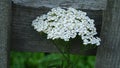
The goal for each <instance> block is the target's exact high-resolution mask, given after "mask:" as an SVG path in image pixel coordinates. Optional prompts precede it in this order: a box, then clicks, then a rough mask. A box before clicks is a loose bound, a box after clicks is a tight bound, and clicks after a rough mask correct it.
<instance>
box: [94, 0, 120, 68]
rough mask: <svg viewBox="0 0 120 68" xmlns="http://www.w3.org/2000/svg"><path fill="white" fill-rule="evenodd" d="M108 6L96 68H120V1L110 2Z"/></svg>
mask: <svg viewBox="0 0 120 68" xmlns="http://www.w3.org/2000/svg"><path fill="white" fill-rule="evenodd" d="M107 4H108V5H107V9H106V10H105V11H104V14H103V26H102V30H101V38H102V44H101V46H100V47H98V50H97V58H96V66H95V67H96V68H120V0H108V3H107Z"/></svg>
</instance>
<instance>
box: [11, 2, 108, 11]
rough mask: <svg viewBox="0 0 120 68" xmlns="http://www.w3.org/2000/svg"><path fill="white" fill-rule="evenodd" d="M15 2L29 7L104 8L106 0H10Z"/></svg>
mask: <svg viewBox="0 0 120 68" xmlns="http://www.w3.org/2000/svg"><path fill="white" fill-rule="evenodd" d="M12 1H13V2H14V3H15V4H18V5H22V6H29V7H35V8H38V7H41V6H44V7H49V8H54V7H74V8H77V9H92V10H104V9H105V8H106V2H107V0H12Z"/></svg>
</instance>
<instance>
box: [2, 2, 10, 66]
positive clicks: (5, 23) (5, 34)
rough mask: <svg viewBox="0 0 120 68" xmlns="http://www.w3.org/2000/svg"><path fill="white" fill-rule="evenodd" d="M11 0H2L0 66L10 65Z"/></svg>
mask: <svg viewBox="0 0 120 68" xmlns="http://www.w3.org/2000/svg"><path fill="white" fill-rule="evenodd" d="M10 10H11V0H0V68H7V67H8V44H9V29H10V13H11V12H10Z"/></svg>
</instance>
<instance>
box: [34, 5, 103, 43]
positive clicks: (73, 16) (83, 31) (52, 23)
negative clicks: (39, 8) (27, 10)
mask: <svg viewBox="0 0 120 68" xmlns="http://www.w3.org/2000/svg"><path fill="white" fill-rule="evenodd" d="M94 25H95V24H94V20H93V19H90V18H89V17H88V16H87V13H86V12H83V11H80V10H76V9H74V8H68V9H67V10H65V9H62V8H60V7H58V8H53V9H51V11H49V12H48V13H47V14H45V15H42V16H38V17H37V18H36V19H35V20H33V22H32V26H34V29H36V30H37V31H38V32H44V33H46V34H47V39H53V40H54V39H58V38H60V39H63V40H65V41H69V39H70V38H75V37H76V36H77V35H79V36H81V39H82V40H83V44H85V45H87V44H96V45H100V41H101V40H100V38H98V37H94V36H95V35H96V34H97V32H96V28H95V26H94Z"/></svg>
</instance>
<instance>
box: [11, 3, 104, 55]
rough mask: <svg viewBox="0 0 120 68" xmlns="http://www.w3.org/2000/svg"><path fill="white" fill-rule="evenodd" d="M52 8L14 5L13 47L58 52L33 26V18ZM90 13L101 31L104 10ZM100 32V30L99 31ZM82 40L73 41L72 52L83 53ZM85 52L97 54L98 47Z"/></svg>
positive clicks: (18, 49) (13, 48)
mask: <svg viewBox="0 0 120 68" xmlns="http://www.w3.org/2000/svg"><path fill="white" fill-rule="evenodd" d="M49 10H50V8H44V7H41V8H30V7H23V6H19V5H13V22H12V44H11V49H12V50H16V51H32V52H58V50H57V48H56V47H55V46H54V45H53V44H52V43H51V42H50V41H48V40H47V39H46V37H43V36H40V35H39V33H38V32H37V31H35V30H34V29H33V27H32V26H31V23H32V20H34V19H35V18H36V17H37V16H39V15H42V14H45V13H47V12H48V11H49ZM84 11H87V12H88V15H89V16H90V17H91V18H93V19H95V21H96V22H95V23H96V27H97V28H98V29H99V30H98V31H100V28H101V21H102V20H101V19H102V11H91V10H89V11H88V10H84ZM99 33H100V32H99ZM79 42H80V41H79V40H78V41H77V43H76V42H73V46H72V47H71V48H72V49H71V53H77V54H79V53H81V51H80V50H81V47H80V43H79ZM84 53H85V54H95V53H96V49H92V50H88V51H85V52H84Z"/></svg>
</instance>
